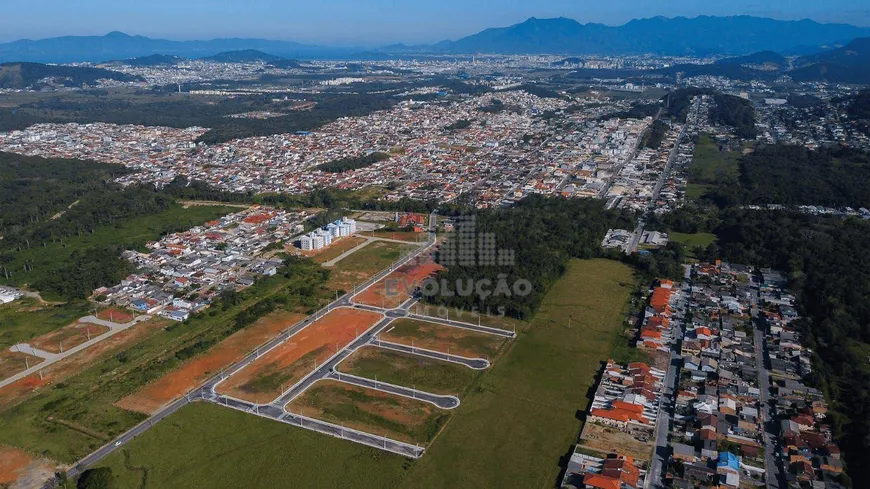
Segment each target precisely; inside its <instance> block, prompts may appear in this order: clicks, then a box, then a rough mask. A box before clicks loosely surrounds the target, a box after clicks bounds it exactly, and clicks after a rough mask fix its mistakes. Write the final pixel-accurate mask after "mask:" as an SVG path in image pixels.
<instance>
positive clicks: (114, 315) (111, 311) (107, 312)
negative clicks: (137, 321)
mask: <svg viewBox="0 0 870 489" xmlns="http://www.w3.org/2000/svg"><path fill="white" fill-rule="evenodd" d="M97 317H98V318H100V319H102V320H103V321H111V322H113V323H118V324H125V323H129V322H130V321H132V320H133V319H134V318H135V317H136V316H135V315H134V314H133V313H132V312H130V311H126V310H124V309H120V308H117V307H107V308H105V309H103V310H101V311H100V312H98V313H97Z"/></svg>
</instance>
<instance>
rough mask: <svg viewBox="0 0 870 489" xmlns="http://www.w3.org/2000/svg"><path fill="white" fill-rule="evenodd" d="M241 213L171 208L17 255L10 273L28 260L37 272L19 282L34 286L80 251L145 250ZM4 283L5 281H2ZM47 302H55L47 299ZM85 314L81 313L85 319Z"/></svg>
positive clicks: (222, 208)
mask: <svg viewBox="0 0 870 489" xmlns="http://www.w3.org/2000/svg"><path fill="white" fill-rule="evenodd" d="M234 211H237V209H233V208H231V207H226V206H219V207H210V206H200V207H190V208H184V207H183V206H182V205H181V204H175V205H172V206H170V207H169V208H168V209H166V210H165V211H163V212H159V213H156V214H151V215H147V216H140V217H134V218H132V219H130V220H128V221H126V222H124V223H123V224H121V225H118V226H101V227H98V228H96V229H95V230H94V232H93V233H84V234H82V235H81V236H73V237H70V238H68V239H65V240H64V242H63V243H60V242H58V243H48V244H46V246H45V247H39V248H32V249H24V250H21V251H20V252H18V253H15V254H14V257H15V259H14V261H12V262H11V263H10V264H8V265H7V266H8V268H9V269H10V270H12V269H15V270H21V269H22V268H23V264H24V263H25V261H26V262H27V263H32V266H33V270H32V271H29V272H27V273H26V274H25V273H23V272H22V273H19V274H18V275H16V279H17V280H19V281H22V282H23V281H26V282H27V283H33V282H36V281H38V280H41V279H43V278H44V277H48V276H51V275H52V274H55V273H57V271H58V270H60V269H62V268H63V267H64V266H65V265H66V264H67V263H68V262H69V259H70V256H71V255H72V253H73V252H74V251H76V250H86V249H90V248H94V247H103V246H118V245H121V246H128V247H137V248H139V247H142V246H143V245H144V244H145V243H147V242H148V241H153V240H155V239H159V238H160V235H161V234H162V233H164V232H166V231H168V230H171V229H182V228H183V229H188V228H190V227H193V226H196V225H198V224H202V223H204V222H207V221H210V220H212V219H215V218H217V217H220V216H224V215H226V214H229V213H231V212H234ZM0 283H5V281H4V280H3V279H2V278H0ZM43 297H45V298H46V299H54V298H53V297H47V296H45V295H43ZM82 315H84V314H80V315H79V316H82Z"/></svg>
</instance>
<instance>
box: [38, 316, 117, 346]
mask: <svg viewBox="0 0 870 489" xmlns="http://www.w3.org/2000/svg"><path fill="white" fill-rule="evenodd" d="M108 332H109V328H107V327H105V326H101V325H98V324H90V323H73V324H70V325H68V326H64V327H62V328H60V329H58V330H55V331H52V332H51V333H48V334H44V335H42V336H40V337H38V338H34V339H32V340H30V341H29V342H28V344H29V345H30V346H32V347H34V348H38V349H40V350H45V351H47V352H50V353H62V351H61V350H63V351H66V350H69V349H70V348H74V347H76V346H79V345H81V344H82V343H84V342H86V341H88V340H89V339H94V338H96V337H98V336H101V335H103V334H106V333H108Z"/></svg>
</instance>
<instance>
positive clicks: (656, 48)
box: [390, 16, 870, 56]
mask: <svg viewBox="0 0 870 489" xmlns="http://www.w3.org/2000/svg"><path fill="white" fill-rule="evenodd" d="M862 36H870V28H864V27H855V26H851V25H846V24H820V23H818V22H814V21H811V20H800V21H782V20H774V19H768V18H761V17H751V16H735V17H709V16H700V17H695V18H691V19H690V18H686V17H675V18H672V19H669V18H665V17H653V18H650V19H638V20H632V21H631V22H628V23H626V24H624V25H621V26H616V27H610V26H606V25H603V24H595V23H589V24H581V23H580V22H577V21H576V20H573V19H567V18H564V17H560V18H556V19H538V18H534V17H532V18H530V19H528V20H526V21H525V22H522V23H519V24H514V25H512V26H509V27H499V28H491V29H486V30H484V31H481V32H479V33H477V34H474V35H471V36H467V37H464V38H462V39H459V40H457V41H443V42H440V43H437V44H434V45H430V46H414V47H408V46H393V47H391V48H390V49H391V50H394V52H401V51H402V50H403V48H404V50H416V51H419V52H445V53H457V54H460V53H465V54H472V53H498V54H565V55H580V54H593V55H594V54H599V55H608V54H609V55H625V54H644V53H653V54H660V55H674V56H679V55H710V54H731V55H744V54H749V53H755V52H759V51H786V50H789V49H794V48H796V47H798V46H821V45H829V44H835V43H845V42H848V41H850V40H852V39H854V38H856V37H862Z"/></svg>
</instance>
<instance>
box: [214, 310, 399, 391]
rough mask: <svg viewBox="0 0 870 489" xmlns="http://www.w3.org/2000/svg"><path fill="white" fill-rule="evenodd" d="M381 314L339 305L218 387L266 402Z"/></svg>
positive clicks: (359, 332) (220, 389)
mask: <svg viewBox="0 0 870 489" xmlns="http://www.w3.org/2000/svg"><path fill="white" fill-rule="evenodd" d="M381 317H382V316H381V315H380V314H377V313H374V312H370V311H362V310H358V309H350V308H339V309H334V310H333V311H331V312H329V313H328V314H327V315H326V316H323V317H322V318H320V319H318V320H317V321H316V322H314V323H313V324H311V325H310V326H308V327H307V328H305V329H303V330H302V331H300V332H299V333H297V334H296V335H295V336H293V337H292V338H290V339H289V340H287V341H286V342H284V343H283V344H281V345H280V346H278V347H276V348H274V349H273V350H271V351H269V352H268V353H266V354H265V355H263V356H261V357H260V358H259V359H257V360H256V361H254V362H253V363H252V364H250V365H248V366H247V367H245V368H244V369H242V370H241V371H240V372H238V373H237V374H235V375H233V376H232V377H230V378H229V379H227V380H226V381H224V382H223V383H222V384H220V385H219V386H218V389H217V390H218V391H219V392H220V393H222V394H227V395H230V396H233V397H236V398H239V399H244V400H247V401H251V402H260V403H262V402H269V401H272V400H274V399H275V398H277V397H278V396H280V395H281V388H282V384H283V387H284V388H289V387H290V386H292V385H293V384H295V383H296V382H299V381H300V380H302V378H303V377H305V376H306V375H307V374H308V373H310V372H311V371H312V370H314V362H315V360H316V361H317V363H318V364H319V363H322V362H323V361H325V360H326V359H327V358H329V357H331V356H332V355H334V354H335V353H336V352H337V351H338V350H340V349H342V348H344V347H345V346H347V345H348V344H350V343H351V342H352V341H353V340H354V339H355V338H356V337H357V335H361V334H363V332H365V331H366V330H367V329H369V328H370V327H371V326H373V325H374V324H375V323H377V322H378V321H379V320H380V319H381Z"/></svg>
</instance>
